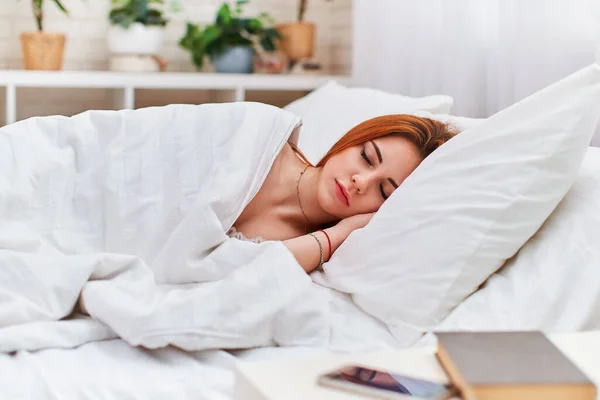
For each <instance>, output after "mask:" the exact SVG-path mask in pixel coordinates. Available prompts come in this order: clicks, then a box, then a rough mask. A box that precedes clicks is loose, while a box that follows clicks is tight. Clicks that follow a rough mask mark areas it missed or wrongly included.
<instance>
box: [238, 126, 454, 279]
mask: <svg viewBox="0 0 600 400" xmlns="http://www.w3.org/2000/svg"><path fill="white" fill-rule="evenodd" d="M452 136H453V132H452V130H451V129H450V127H449V126H447V125H446V124H443V123H441V122H439V121H435V120H432V119H428V118H421V117H416V116H411V115H403V114H399V115H387V116H382V117H377V118H374V119H371V120H368V121H365V122H363V123H361V124H359V125H358V126H356V127H354V128H353V129H351V130H350V131H349V132H348V133H346V135H344V136H343V137H342V138H341V139H340V140H339V141H338V142H337V143H336V144H335V145H334V146H333V147H332V148H331V149H330V150H329V152H327V154H326V155H325V156H324V157H323V159H322V160H321V161H320V162H319V163H318V164H317V165H315V166H313V165H311V164H310V163H309V162H308V161H307V160H306V158H305V157H304V156H303V154H302V152H300V151H299V150H298V149H297V148H295V146H293V145H291V144H287V145H286V146H285V147H284V148H283V150H282V151H281V152H280V153H279V155H278V157H277V158H276V160H275V162H274V164H273V167H272V168H271V170H270V172H269V174H268V175H267V178H266V180H265V182H264V184H263V186H262V187H261V188H260V190H259V192H258V193H257V195H256V196H255V197H254V198H253V199H252V201H251V202H250V203H249V204H248V205H247V207H246V208H245V209H244V211H243V212H242V214H241V215H240V216H239V218H238V219H237V221H236V222H235V224H234V226H233V227H232V228H231V229H230V230H229V232H228V235H229V236H230V237H234V238H238V239H242V240H253V241H256V242H261V241H264V240H280V241H283V242H284V244H285V246H286V247H287V248H288V249H289V250H290V251H291V252H292V254H293V255H294V256H295V258H296V259H297V261H298V262H299V264H300V265H301V266H302V267H303V268H304V270H305V271H306V272H311V271H313V270H314V269H316V268H319V267H321V265H322V264H323V263H324V262H326V261H327V260H329V258H330V257H331V255H332V254H333V253H334V252H335V250H336V249H337V248H338V247H339V246H340V244H341V243H342V242H343V241H344V240H345V239H346V238H347V237H348V235H350V233H351V232H352V231H354V230H355V229H359V228H362V227H364V226H365V225H366V224H367V223H368V222H369V220H370V219H371V217H372V216H373V214H374V213H375V212H376V211H377V210H378V209H379V207H380V206H381V205H382V204H383V202H384V201H385V200H386V199H387V198H388V197H389V196H390V195H391V194H392V192H393V191H394V190H395V189H396V188H397V187H398V186H400V185H401V184H402V182H403V181H404V180H405V179H406V178H407V177H408V176H409V175H410V174H411V173H412V172H413V171H414V170H415V168H417V166H418V165H419V164H420V163H421V161H423V159H424V158H425V157H427V156H428V155H430V154H431V153H432V152H433V151H434V150H436V149H437V148H438V147H439V146H441V145H442V144H443V143H444V142H446V141H447V140H448V139H450V138H451V137H452Z"/></svg>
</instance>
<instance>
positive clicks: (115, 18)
mask: <svg viewBox="0 0 600 400" xmlns="http://www.w3.org/2000/svg"><path fill="white" fill-rule="evenodd" d="M108 18H109V20H110V22H111V23H112V24H113V25H119V26H121V27H123V28H125V29H127V28H129V26H130V25H131V24H133V23H134V22H135V13H134V12H133V10H131V9H129V8H117V9H114V10H111V11H110V13H109V14H108Z"/></svg>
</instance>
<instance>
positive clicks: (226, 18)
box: [215, 3, 232, 26]
mask: <svg viewBox="0 0 600 400" xmlns="http://www.w3.org/2000/svg"><path fill="white" fill-rule="evenodd" d="M231 20H232V17H231V9H230V8H229V4H227V3H224V4H223V5H222V6H221V7H220V8H219V11H217V19H216V21H215V22H216V24H217V25H225V26H227V25H229V24H231Z"/></svg>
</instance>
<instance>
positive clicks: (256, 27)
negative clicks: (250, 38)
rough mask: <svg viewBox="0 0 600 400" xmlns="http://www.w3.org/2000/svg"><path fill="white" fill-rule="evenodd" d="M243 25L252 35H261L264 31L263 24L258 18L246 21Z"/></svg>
mask: <svg viewBox="0 0 600 400" xmlns="http://www.w3.org/2000/svg"><path fill="white" fill-rule="evenodd" d="M243 25H244V29H246V31H248V33H250V34H251V35H255V34H259V33H261V32H262V31H263V30H264V27H263V23H262V22H261V21H260V20H259V19H256V18H250V19H244V20H243Z"/></svg>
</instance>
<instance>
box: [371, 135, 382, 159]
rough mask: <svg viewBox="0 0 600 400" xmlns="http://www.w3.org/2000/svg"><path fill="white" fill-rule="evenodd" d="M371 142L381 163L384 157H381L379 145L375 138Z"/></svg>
mask: <svg viewBox="0 0 600 400" xmlns="http://www.w3.org/2000/svg"><path fill="white" fill-rule="evenodd" d="M371 144H372V145H373V147H375V153H377V158H378V159H379V164H381V163H382V162H383V157H381V150H379V146H377V144H376V143H375V141H374V140H371Z"/></svg>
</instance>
